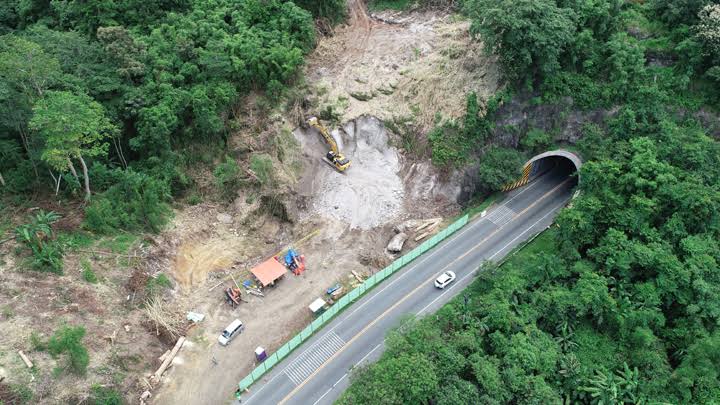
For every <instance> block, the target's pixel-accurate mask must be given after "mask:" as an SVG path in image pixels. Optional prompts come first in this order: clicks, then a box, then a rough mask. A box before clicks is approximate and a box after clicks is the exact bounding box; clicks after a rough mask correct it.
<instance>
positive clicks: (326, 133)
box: [308, 117, 340, 155]
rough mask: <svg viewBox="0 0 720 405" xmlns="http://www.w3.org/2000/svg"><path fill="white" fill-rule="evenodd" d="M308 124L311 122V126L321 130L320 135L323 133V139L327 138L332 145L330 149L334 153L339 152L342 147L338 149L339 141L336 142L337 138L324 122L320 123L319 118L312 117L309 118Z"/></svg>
mask: <svg viewBox="0 0 720 405" xmlns="http://www.w3.org/2000/svg"><path fill="white" fill-rule="evenodd" d="M308 124H310V126H311V127H313V128H315V129H317V130H318V132H320V135H322V137H323V139H324V140H325V143H327V144H328V146H329V147H330V151H331V152H332V153H334V154H336V155H337V154H339V153H340V149H338V146H337V142H335V138H333V137H332V135H331V134H330V132H329V131H328V130H327V128H325V126H324V125H323V124H321V123H320V121H319V120H318V119H317V117H310V119H309V120H308Z"/></svg>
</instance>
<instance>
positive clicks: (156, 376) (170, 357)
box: [153, 336, 185, 381]
mask: <svg viewBox="0 0 720 405" xmlns="http://www.w3.org/2000/svg"><path fill="white" fill-rule="evenodd" d="M183 343H185V336H180V338H179V339H178V341H177V343H175V347H173V349H172V351H171V352H170V354H169V355H168V356H167V357H166V358H165V361H163V363H162V364H161V365H160V368H159V369H158V370H157V371H156V372H155V374H154V375H153V377H154V379H155V381H160V377H162V375H163V373H164V372H165V370H166V369H167V368H168V366H169V365H170V362H172V361H173V359H174V358H175V355H176V354H177V352H178V351H180V348H181V347H182V345H183Z"/></svg>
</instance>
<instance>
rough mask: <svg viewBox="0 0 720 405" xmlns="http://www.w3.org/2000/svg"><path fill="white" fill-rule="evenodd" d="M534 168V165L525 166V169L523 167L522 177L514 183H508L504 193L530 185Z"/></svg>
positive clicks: (503, 189)
mask: <svg viewBox="0 0 720 405" xmlns="http://www.w3.org/2000/svg"><path fill="white" fill-rule="evenodd" d="M532 167H533V165H532V163H531V164H529V165H525V167H523V172H522V177H520V178H519V179H518V180H516V181H514V182H512V183H508V184H506V185H505V186H503V188H502V191H510V190H514V189H516V188H518V187H521V186H524V185H526V184H528V182H529V181H530V172H531V171H532Z"/></svg>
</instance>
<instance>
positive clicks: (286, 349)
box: [239, 214, 469, 391]
mask: <svg viewBox="0 0 720 405" xmlns="http://www.w3.org/2000/svg"><path fill="white" fill-rule="evenodd" d="M468 220H469V216H468V215H467V214H466V215H464V216H462V217H461V218H460V219H458V220H457V221H455V222H453V223H452V224H451V225H450V226H448V227H447V228H445V229H443V230H442V231H440V232H439V233H437V234H435V235H434V236H433V237H432V238H430V239H428V240H426V241H425V242H423V243H422V244H420V245H419V246H417V247H416V248H415V249H413V250H411V251H410V252H408V253H406V254H404V255H403V256H401V257H399V258H398V259H397V260H395V261H394V262H392V263H391V264H390V265H389V266H387V267H385V268H384V269H382V270H380V271H378V272H377V273H375V274H373V275H372V276H370V277H369V278H368V279H366V280H365V281H363V283H362V284H360V285H359V286H358V287H356V288H355V289H353V290H352V291H350V292H348V293H347V294H345V295H344V296H343V297H342V298H340V299H339V300H338V301H337V302H336V303H335V304H333V305H332V306H330V308H328V309H327V310H326V311H325V312H323V313H322V314H321V315H320V316H318V317H317V318H316V319H315V320H314V321H313V322H312V323H311V324H310V325H308V326H307V327H306V328H305V329H303V330H302V331H300V333H298V334H297V335H295V336H294V337H293V338H292V339H290V340H289V341H288V342H287V343H285V344H284V345H282V346H280V348H279V349H277V350H276V351H275V353H273V354H271V355H270V356H268V358H267V359H265V361H263V362H262V363H260V364H259V365H258V366H257V367H255V369H254V370H253V371H252V372H251V373H250V374H248V375H247V376H246V377H245V378H243V379H242V380H240V383H239V386H240V390H241V391H244V390H245V389H246V388H248V387H249V386H251V385H252V384H253V383H254V382H255V381H257V380H258V379H260V377H262V376H263V375H264V374H265V373H267V372H268V371H269V370H270V369H271V368H272V367H273V366H275V365H276V364H277V363H279V362H280V361H281V360H282V359H284V358H285V357H287V355H289V354H290V353H291V352H292V351H293V349H295V348H296V347H298V346H300V345H301V344H302V343H303V342H304V341H306V340H307V339H309V338H310V336H312V335H313V333H315V332H316V331H318V330H320V329H322V328H323V326H325V324H326V323H328V322H329V321H330V320H331V319H332V318H333V317H334V316H335V315H336V314H337V313H338V312H340V311H341V310H342V309H343V308H345V307H346V306H348V305H349V304H351V303H352V302H354V301H355V300H357V299H358V298H360V297H361V296H362V295H363V294H365V292H367V291H369V290H370V289H372V288H373V287H374V286H375V285H376V284H378V283H380V282H381V281H383V280H384V279H386V278H387V277H388V276H390V275H391V274H393V273H395V272H396V271H398V270H400V269H401V268H403V267H404V266H405V265H406V264H408V263H410V262H412V261H413V260H415V259H416V258H417V257H418V256H421V255H422V254H423V253H425V252H427V251H428V250H430V249H432V248H433V247H435V246H436V245H437V244H438V243H440V242H442V241H443V240H445V239H447V237H448V236H450V235H452V234H453V233H455V232H456V231H457V230H458V229H460V228H462V227H463V226H465V225H466V224H467V223H468Z"/></svg>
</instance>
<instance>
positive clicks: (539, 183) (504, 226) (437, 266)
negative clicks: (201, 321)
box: [242, 169, 575, 405]
mask: <svg viewBox="0 0 720 405" xmlns="http://www.w3.org/2000/svg"><path fill="white" fill-rule="evenodd" d="M574 183H575V178H569V177H568V176H567V174H566V173H565V172H564V171H562V170H560V169H555V170H553V171H551V172H549V173H547V174H545V175H544V176H542V177H540V178H538V179H536V180H535V181H533V182H532V183H530V184H528V185H526V186H525V187H522V188H520V189H517V190H514V191H512V192H510V193H508V194H507V195H506V197H505V198H504V200H503V201H502V202H501V203H499V204H498V205H496V206H495V207H494V208H492V209H490V210H489V211H488V213H487V215H485V216H484V217H483V218H479V219H477V220H475V221H472V222H470V223H469V224H467V225H466V226H465V227H464V228H462V229H460V230H459V231H458V232H456V233H455V234H454V235H452V236H450V237H449V238H448V239H446V240H445V241H443V242H442V243H440V244H438V245H437V246H436V247H435V248H433V249H431V250H430V251H428V252H427V253H425V254H424V255H422V256H420V257H418V258H417V259H415V261H413V262H412V263H410V264H409V265H408V266H406V267H405V268H404V269H402V270H400V271H398V272H397V273H395V274H394V275H392V276H390V277H388V278H387V279H386V280H385V281H383V282H382V283H380V284H379V285H378V286H377V287H375V289H373V290H372V291H370V292H369V293H368V294H366V295H365V296H364V297H362V298H360V299H359V300H358V301H357V302H356V303H354V304H353V305H351V306H349V307H348V308H347V309H346V310H345V311H344V312H342V313H341V314H340V315H339V316H338V317H336V318H335V319H334V320H332V321H331V322H329V323H328V324H327V325H326V326H325V327H324V328H323V329H322V330H321V331H319V332H317V333H316V334H315V336H313V337H312V338H311V339H309V340H307V341H306V342H305V343H303V344H302V345H301V346H299V347H298V348H297V349H295V351H294V352H293V353H292V354H291V355H290V356H288V357H287V358H285V359H284V360H283V361H282V362H280V363H278V364H277V365H276V366H275V367H274V368H273V369H272V371H270V372H269V373H268V374H266V375H265V376H264V377H263V378H262V379H261V380H260V381H259V382H256V383H255V384H253V385H252V386H251V387H250V390H249V392H246V393H244V394H243V395H242V404H243V405H247V404H252V405H262V404H288V405H291V404H292V405H294V404H298V405H317V404H331V403H332V402H333V401H334V400H335V399H337V398H338V397H339V396H340V394H342V392H343V391H344V390H345V388H347V386H348V384H349V382H348V380H349V375H350V374H349V373H350V372H351V369H352V368H353V367H355V366H358V365H362V364H365V363H367V362H372V361H374V360H377V358H378V357H379V356H380V354H381V353H382V351H383V341H384V339H385V335H386V333H387V332H388V331H389V330H390V329H391V328H393V327H395V326H397V325H398V324H399V323H400V321H401V320H402V319H403V318H404V317H406V316H407V314H416V315H424V314H427V313H430V312H433V311H435V310H437V309H438V308H440V307H441V306H442V305H443V304H444V303H446V302H447V301H449V300H450V299H451V298H452V297H453V296H455V295H456V294H458V293H460V292H461V291H462V290H463V288H464V287H466V286H467V285H468V284H470V283H471V282H472V280H473V278H474V277H473V275H474V273H475V271H476V270H477V268H478V267H479V266H480V264H482V263H483V262H484V261H486V260H493V261H498V260H500V259H501V258H503V257H504V256H505V255H506V254H508V253H509V252H510V251H512V249H513V248H514V247H515V246H517V245H519V244H520V243H522V242H523V241H525V240H527V239H528V238H530V237H531V236H533V235H534V234H536V233H538V232H540V231H542V230H543V229H545V228H547V227H548V226H550V224H551V223H552V221H553V218H554V217H555V214H556V213H557V212H558V210H559V209H561V208H562V207H563V206H565V205H566V204H567V202H568V201H569V200H570V198H571V196H572V187H573V185H574ZM447 270H452V271H453V272H455V274H456V275H457V279H456V280H455V281H454V282H453V283H452V284H450V285H448V286H447V287H446V288H445V289H444V290H440V289H437V288H435V286H434V285H433V282H434V280H435V278H437V276H438V275H440V274H441V273H442V272H444V271H447Z"/></svg>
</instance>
